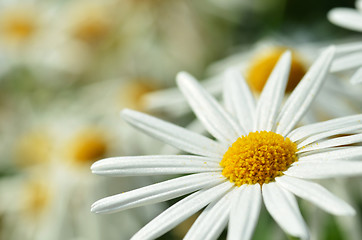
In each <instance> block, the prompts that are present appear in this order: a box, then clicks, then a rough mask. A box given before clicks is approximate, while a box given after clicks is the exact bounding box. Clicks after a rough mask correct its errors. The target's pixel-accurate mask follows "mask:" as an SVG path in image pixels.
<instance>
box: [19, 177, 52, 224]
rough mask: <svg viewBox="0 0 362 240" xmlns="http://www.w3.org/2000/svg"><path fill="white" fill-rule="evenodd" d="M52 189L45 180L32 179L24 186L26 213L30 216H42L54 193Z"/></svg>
mask: <svg viewBox="0 0 362 240" xmlns="http://www.w3.org/2000/svg"><path fill="white" fill-rule="evenodd" d="M51 192H52V191H51V189H50V187H49V186H48V185H46V184H45V183H44V182H41V181H40V180H39V179H38V180H30V181H29V182H27V183H26V184H25V186H24V192H23V194H24V197H23V200H24V204H23V208H24V209H23V210H24V213H25V214H27V215H28V216H29V217H32V218H33V217H40V216H41V215H42V213H43V212H44V211H45V210H46V209H47V207H48V206H49V204H50V202H51V199H52V194H51Z"/></svg>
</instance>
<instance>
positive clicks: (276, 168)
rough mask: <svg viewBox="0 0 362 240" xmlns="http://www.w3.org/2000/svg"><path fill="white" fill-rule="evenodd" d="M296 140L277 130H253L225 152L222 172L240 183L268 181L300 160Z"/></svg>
mask: <svg viewBox="0 0 362 240" xmlns="http://www.w3.org/2000/svg"><path fill="white" fill-rule="evenodd" d="M296 151H297V144H295V143H293V142H292V141H290V139H289V138H284V137H283V136H282V135H280V134H277V133H274V132H267V131H261V132H251V133H249V135H247V136H242V137H240V138H238V139H237V140H236V141H235V142H234V143H233V145H232V146H231V147H230V148H229V149H228V151H227V152H226V153H225V155H224V157H223V159H222V160H221V162H220V165H221V166H222V167H223V168H224V169H223V171H222V174H223V175H224V176H225V177H227V178H229V180H230V182H233V183H235V185H237V186H241V185H243V184H257V183H259V184H260V185H262V184H264V183H269V182H272V181H274V179H275V178H276V177H278V176H281V175H283V172H284V171H285V170H287V169H288V168H289V166H290V165H291V164H292V163H293V162H295V161H297V160H298V158H297V155H296Z"/></svg>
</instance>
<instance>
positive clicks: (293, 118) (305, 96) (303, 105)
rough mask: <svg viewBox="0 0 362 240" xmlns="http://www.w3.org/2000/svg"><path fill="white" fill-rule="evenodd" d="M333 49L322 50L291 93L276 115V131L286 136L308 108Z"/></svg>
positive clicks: (319, 86) (318, 88)
mask: <svg viewBox="0 0 362 240" xmlns="http://www.w3.org/2000/svg"><path fill="white" fill-rule="evenodd" d="M334 51H335V48H334V47H329V48H327V49H326V50H325V51H323V52H322V54H321V55H320V57H319V58H318V59H317V60H316V61H315V62H314V64H313V65H312V67H311V68H310V69H309V71H308V72H307V73H306V74H305V76H304V77H303V79H302V80H301V81H300V82H299V84H298V86H297V87H296V88H295V89H294V91H293V92H292V93H291V95H290V96H289V98H288V100H287V102H286V103H285V105H284V107H283V108H282V111H281V112H280V114H279V116H278V121H277V128H276V133H279V134H281V135H283V136H286V135H287V134H288V133H289V132H290V131H291V130H292V129H293V127H294V126H295V125H296V124H297V123H298V122H299V120H300V118H301V117H302V116H303V115H304V113H305V112H306V111H307V110H308V108H309V106H310V104H311V103H312V101H313V100H314V98H315V96H316V94H317V92H318V91H319V90H320V88H321V86H322V84H323V82H324V80H325V76H326V74H327V72H328V70H329V66H330V63H331V61H332V59H333V56H334Z"/></svg>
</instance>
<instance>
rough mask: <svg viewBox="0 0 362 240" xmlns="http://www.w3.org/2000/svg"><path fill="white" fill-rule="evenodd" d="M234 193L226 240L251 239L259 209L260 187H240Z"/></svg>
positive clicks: (255, 185)
mask: <svg viewBox="0 0 362 240" xmlns="http://www.w3.org/2000/svg"><path fill="white" fill-rule="evenodd" d="M236 191H237V194H236V196H234V200H233V202H232V206H231V212H230V223H229V229H228V239H229V240H239V239H245V240H247V239H251V238H252V236H253V232H254V229H255V226H256V223H257V222H258V218H259V212H260V207H261V190H260V185H259V184H254V185H247V186H245V187H243V188H242V186H241V187H239V188H238V189H237V190H236Z"/></svg>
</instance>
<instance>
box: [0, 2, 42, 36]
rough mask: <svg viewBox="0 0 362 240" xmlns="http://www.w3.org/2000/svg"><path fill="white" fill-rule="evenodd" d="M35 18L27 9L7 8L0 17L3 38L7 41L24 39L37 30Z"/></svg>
mask: <svg viewBox="0 0 362 240" xmlns="http://www.w3.org/2000/svg"><path fill="white" fill-rule="evenodd" d="M37 25H38V23H37V18H36V16H35V15H34V14H32V13H31V11H29V10H25V9H9V10H8V11H6V12H4V13H2V15H1V17H0V29H1V35H2V37H3V38H6V39H7V40H9V41H25V40H28V39H30V38H31V37H32V36H33V35H34V33H35V32H36V31H37Z"/></svg>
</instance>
